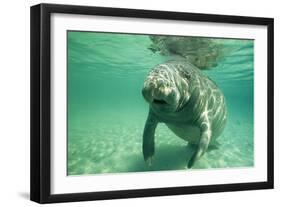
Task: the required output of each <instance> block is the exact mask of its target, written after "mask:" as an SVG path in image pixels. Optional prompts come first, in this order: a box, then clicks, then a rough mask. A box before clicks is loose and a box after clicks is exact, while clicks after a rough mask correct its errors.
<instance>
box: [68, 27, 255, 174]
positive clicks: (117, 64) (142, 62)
mask: <svg viewBox="0 0 281 207" xmlns="http://www.w3.org/2000/svg"><path fill="white" fill-rule="evenodd" d="M197 39H205V40H208V39H211V38H197ZM152 40H153V38H151V36H149V35H136V34H117V33H101V32H79V31H68V33H67V45H68V47H67V50H68V51H67V53H68V57H67V61H68V62H67V65H68V68H67V76H68V77H67V80H68V81H67V84H68V87H67V95H68V100H67V103H68V106H67V108H68V111H67V123H68V127H67V147H68V149H67V169H68V172H67V174H68V175H83V174H96V173H121V172H144V171H160V170H184V169H186V166H187V162H188V160H189V159H190V157H191V155H192V153H194V148H192V147H191V146H188V143H187V142H186V141H184V140H182V139H180V138H178V137H177V136H176V135H175V134H173V132H171V131H170V130H169V129H168V128H167V127H166V126H165V124H159V125H158V127H157V129H156V134H155V156H154V160H153V165H152V166H148V165H147V164H146V163H145V161H144V159H143V155H142V133H143V128H144V124H145V121H146V118H147V113H148V109H149V105H148V103H146V102H145V100H144V98H143V97H142V94H141V90H142V87H143V82H144V80H145V78H146V76H147V74H148V72H149V71H150V70H151V69H152V68H153V67H154V66H155V65H157V64H160V63H164V62H166V61H168V60H176V59H182V57H181V56H180V55H179V54H172V53H163V52H162V53H161V52H159V51H157V49H155V48H154V47H152V46H153V41H152ZM212 40H213V42H215V46H216V45H217V46H218V47H219V49H220V51H222V52H221V53H222V54H221V55H220V57H219V58H218V59H217V62H216V63H215V64H210V65H208V69H206V70H204V71H203V73H205V74H207V75H208V76H209V77H210V78H211V79H212V80H214V81H215V82H216V84H217V85H218V87H219V88H220V89H221V90H222V91H223V93H224V95H225V99H226V103H227V110H228V117H227V124H226V127H225V129H224V132H223V133H222V135H221V136H220V137H219V138H218V142H219V146H218V147H217V148H216V149H212V148H210V149H209V150H208V151H207V152H206V153H205V154H204V156H203V157H202V158H200V160H198V161H197V162H195V164H194V166H193V168H192V169H209V168H237V167H252V166H253V165H254V136H253V110H254V109H253V99H254V97H253V96H254V94H253V90H254V89H253V84H254V83H253V75H254V70H253V67H254V66H253V62H254V61H253V58H254V54H253V50H254V41H253V40H238V39H219V38H216V39H214V38H212ZM193 43H194V42H193ZM199 43H200V41H199V42H198V48H200V47H201V48H202V44H201V46H200V45H199ZM196 44H197V43H196V42H195V43H194V44H193V46H192V47H193V48H196V47H197V46H196ZM203 47H206V46H204V45H203ZM211 47H214V45H212V46H211ZM189 49H190V48H189ZM194 50H196V49H194ZM197 51H199V50H197ZM200 51H201V49H200ZM208 51H209V50H207V52H208ZM205 53H206V51H205ZM196 55H198V54H197V53H196ZM195 65H196V64H195ZM199 65H200V64H199ZM192 169H191V170H192ZM188 170H190V169H188Z"/></svg>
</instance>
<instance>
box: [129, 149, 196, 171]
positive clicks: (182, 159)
mask: <svg viewBox="0 0 281 207" xmlns="http://www.w3.org/2000/svg"><path fill="white" fill-rule="evenodd" d="M194 151H195V148H194V146H192V145H187V146H179V145H168V144H162V145H159V146H156V149H155V155H154V158H153V163H152V166H148V165H147V164H146V163H145V161H144V160H143V158H142V157H141V158H137V159H134V162H132V165H131V166H130V169H134V172H145V171H161V170H180V169H185V168H186V166H187V162H188V161H189V159H190V158H191V156H192V155H193V153H194Z"/></svg>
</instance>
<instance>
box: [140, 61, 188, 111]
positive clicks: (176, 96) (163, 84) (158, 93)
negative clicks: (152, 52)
mask: <svg viewBox="0 0 281 207" xmlns="http://www.w3.org/2000/svg"><path fill="white" fill-rule="evenodd" d="M189 78H190V77H188V74H187V73H184V72H183V70H180V68H177V67H174V66H173V65H169V64H160V65H157V66H156V67H155V68H154V69H153V70H152V71H151V72H150V73H149V75H148V77H147V78H146V80H145V82H144V86H143V89H142V95H143V97H144V99H145V100H146V101H147V102H148V103H149V104H150V105H151V107H152V108H153V109H155V110H158V111H163V112H176V111H179V110H181V109H182V107H183V106H184V105H185V104H186V103H187V102H188V100H189V98H190V81H189Z"/></svg>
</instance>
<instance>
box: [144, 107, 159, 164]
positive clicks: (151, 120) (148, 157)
mask: <svg viewBox="0 0 281 207" xmlns="http://www.w3.org/2000/svg"><path fill="white" fill-rule="evenodd" d="M157 124H158V121H157V120H156V119H155V117H154V115H153V114H152V112H151V111H149V114H148V117H147V120H146V123H145V127H144V131H143V142H142V153H143V157H144V160H145V161H146V162H147V163H148V165H149V166H150V165H151V164H152V157H153V155H154V134H155V129H156V127H157Z"/></svg>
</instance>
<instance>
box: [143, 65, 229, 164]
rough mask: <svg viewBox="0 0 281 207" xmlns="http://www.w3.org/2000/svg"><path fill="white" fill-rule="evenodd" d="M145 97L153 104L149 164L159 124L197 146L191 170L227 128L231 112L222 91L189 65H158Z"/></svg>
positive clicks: (146, 142) (147, 135) (146, 151)
mask: <svg viewBox="0 0 281 207" xmlns="http://www.w3.org/2000/svg"><path fill="white" fill-rule="evenodd" d="M142 94H143V97H144V98H145V100H146V101H147V102H148V103H149V105H150V109H149V114H148V117H147V120H146V123H145V128H144V132H143V156H144V159H145V161H146V162H147V163H148V164H149V165H151V163H152V157H153V155H154V134H155V129H156V127H157V124H158V123H165V124H166V125H167V126H168V127H169V129H170V130H172V131H173V132H174V133H175V134H176V135H177V136H178V137H180V138H182V139H184V140H186V141H187V142H188V143H190V144H194V145H196V146H197V150H196V151H195V153H194V155H192V157H191V159H190V160H189V162H188V165H187V167H188V168H190V167H192V166H193V164H194V162H195V161H197V160H198V159H199V158H200V157H201V156H202V155H203V154H204V153H205V152H206V150H207V149H208V146H209V145H210V144H212V143H214V141H215V139H216V138H217V137H218V136H219V135H220V134H221V133H222V131H223V129H224V126H225V123H226V115H227V111H226V104H225V99H224V96H223V94H222V92H221V91H220V89H219V88H218V87H217V86H216V84H215V83H214V82H213V81H212V80H211V79H209V78H208V77H207V76H206V75H204V74H203V73H202V72H201V71H200V70H199V69H198V68H196V67H195V66H193V65H192V64H190V63H188V62H179V61H171V62H167V63H164V64H159V65H157V66H156V67H155V68H153V69H152V71H151V72H150V73H149V75H148V77H147V78H146V80H145V82H144V87H143V89H142Z"/></svg>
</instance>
